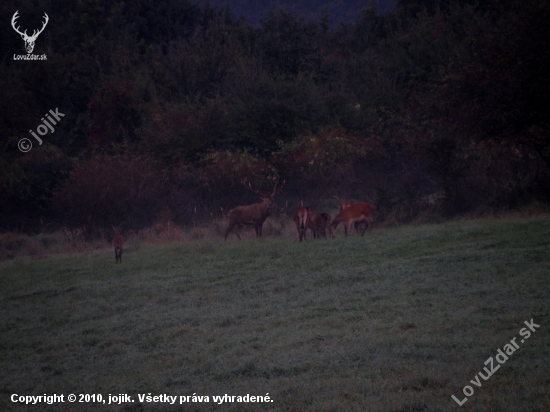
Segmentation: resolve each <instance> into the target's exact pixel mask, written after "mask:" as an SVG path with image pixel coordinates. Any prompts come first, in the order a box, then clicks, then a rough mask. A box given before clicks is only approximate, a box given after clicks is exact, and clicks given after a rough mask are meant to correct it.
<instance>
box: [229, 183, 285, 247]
mask: <svg viewBox="0 0 550 412" xmlns="http://www.w3.org/2000/svg"><path fill="white" fill-rule="evenodd" d="M245 182H246V179H245V180H243V181H242V182H241V184H242V185H243V186H244V187H246V188H247V189H248V190H250V191H251V192H252V193H255V194H257V195H258V196H260V198H261V199H262V202H261V203H255V204H253V205H248V206H237V207H236V208H234V209H231V210H230V211H229V224H228V225H227V230H226V231H225V240H227V235H229V232H231V230H233V228H235V234H236V235H237V238H238V239H239V240H241V236H240V232H241V229H242V228H243V226H244V225H254V229H255V230H256V237H261V236H262V226H263V224H264V222H265V220H266V219H267V217H268V216H269V215H270V214H271V212H272V211H273V209H274V208H275V206H276V205H275V202H274V199H275V196H277V195H278V194H279V193H280V192H281V190H283V187H284V186H285V182H286V181H283V184H282V186H281V187H280V188H279V189H277V184H278V183H279V181H277V182H275V186H274V187H273V191H272V193H271V194H270V195H267V194H262V193H260V192H258V191H257V190H254V189H252V186H250V182H249V183H248V186H247V185H246V184H245Z"/></svg>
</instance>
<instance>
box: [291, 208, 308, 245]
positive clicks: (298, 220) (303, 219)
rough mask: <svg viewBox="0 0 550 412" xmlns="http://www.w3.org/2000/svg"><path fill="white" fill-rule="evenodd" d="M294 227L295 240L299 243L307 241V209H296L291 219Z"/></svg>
mask: <svg viewBox="0 0 550 412" xmlns="http://www.w3.org/2000/svg"><path fill="white" fill-rule="evenodd" d="M292 220H293V221H294V224H295V225H296V239H297V240H298V242H301V241H302V239H304V240H307V228H308V226H309V208H308V207H305V206H302V207H299V208H298V209H296V212H294V217H293V218H292Z"/></svg>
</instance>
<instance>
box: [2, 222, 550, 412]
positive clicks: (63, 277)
mask: <svg viewBox="0 0 550 412" xmlns="http://www.w3.org/2000/svg"><path fill="white" fill-rule="evenodd" d="M113 255H114V253H113V251H112V250H110V249H102V250H97V251H87V252H84V253H80V254H78V253H74V254H65V255H56V256H47V257H45V258H42V259H36V258H35V259H31V258H25V259H19V260H18V259H16V260H11V261H6V262H2V263H0V272H1V274H0V299H1V305H0V370H1V374H0V410H2V411H9V410H29V411H31V410H32V411H47V410H56V411H57V410H71V411H72V410H113V411H119V410H124V411H138V410H171V411H173V410H190V411H192V410H201V411H203V410H212V411H264V410H273V411H361V412H364V411H453V410H468V411H499V412H500V411H529V412H532V411H548V410H550V333H549V327H550V281H549V276H550V217H548V216H540V217H529V218H507V219H486V220H470V221H458V222H450V223H445V224H441V225H423V226H403V227H397V228H392V229H384V230H374V231H373V232H372V233H370V234H366V235H365V237H360V236H357V235H354V236H350V237H348V238H344V236H343V235H342V234H339V236H338V237H337V238H336V239H331V240H328V241H325V240H319V241H314V242H309V241H308V242H307V243H301V244H298V243H297V242H296V241H295V238H292V237H277V238H265V239H262V240H261V241H255V240H251V239H247V240H244V241H242V242H238V241H237V240H236V239H235V238H234V237H233V236H232V237H231V238H230V240H228V241H227V242H225V243H224V242H223V241H220V240H199V241H195V242H185V243H170V244H165V245H156V246H145V245H141V246H140V245H139V244H134V245H133V246H131V247H129V248H128V250H127V251H126V253H125V254H124V255H123V258H122V259H123V263H122V264H121V265H115V263H114V256H113ZM531 319H533V320H534V323H536V324H538V325H540V328H539V329H538V330H537V331H536V332H535V333H532V334H531V336H530V337H529V339H525V340H524V342H523V343H520V339H522V337H521V336H520V334H519V331H520V329H522V328H525V327H526V326H525V324H524V321H526V320H529V321H530V320H531ZM514 337H516V338H517V340H516V342H517V343H518V344H519V346H520V348H519V349H518V350H517V351H516V352H514V353H513V354H511V355H510V356H509V359H508V360H507V361H506V362H505V363H503V364H502V365H500V366H501V367H500V369H498V370H497V371H496V372H494V375H493V376H491V377H490V378H489V379H488V380H486V381H485V380H483V379H481V380H480V383H481V385H482V386H481V387H478V386H476V385H474V384H473V383H471V382H470V381H471V380H475V377H476V374H477V373H478V372H480V371H481V372H483V367H486V366H487V365H484V363H485V361H486V360H487V359H488V358H489V357H491V356H492V357H494V356H495V355H497V350H498V349H502V348H503V347H504V345H506V344H507V343H509V342H510V340H511V339H512V338H514ZM495 364H497V362H496V361H495ZM478 379H479V378H478ZM466 385H469V386H471V387H472V389H473V390H474V392H475V393H474V394H473V395H471V396H470V397H469V399H468V400H467V402H466V403H465V404H464V405H463V406H462V407H460V406H458V404H457V403H456V402H455V401H454V400H452V398H451V395H455V396H456V397H457V399H459V400H462V399H463V398H464V397H465V396H464V394H463V392H462V389H463V387H464V386H466ZM70 393H73V394H102V395H103V397H104V399H106V400H107V403H108V396H109V394H112V395H117V394H128V395H129V396H131V397H132V399H133V400H134V401H135V402H134V403H124V404H121V405H113V404H111V405H101V406H99V405H98V404H94V403H78V402H77V403H72V404H71V403H68V402H65V403H62V404H57V405H52V406H48V405H46V404H40V405H34V406H28V407H26V406H25V405H24V404H21V403H12V402H11V401H10V397H11V395H12V394H18V395H43V394H64V395H65V401H66V400H67V399H66V397H67V395H68V394H70ZM267 393H268V394H269V397H270V398H271V400H272V401H273V402H270V403H237V402H235V403H224V404H221V405H220V404H217V403H214V401H213V398H212V397H213V395H224V394H228V395H234V396H238V395H246V394H250V395H261V396H265V395H266V394H267ZM138 394H145V395H147V394H151V395H161V394H167V395H172V396H174V395H177V396H178V400H177V402H176V404H175V405H168V404H165V403H140V402H139V399H138ZM193 394H196V395H201V396H206V395H207V396H209V401H210V402H209V403H202V404H201V403H186V404H184V405H179V396H180V395H182V396H183V395H185V396H187V395H189V396H192V395H193Z"/></svg>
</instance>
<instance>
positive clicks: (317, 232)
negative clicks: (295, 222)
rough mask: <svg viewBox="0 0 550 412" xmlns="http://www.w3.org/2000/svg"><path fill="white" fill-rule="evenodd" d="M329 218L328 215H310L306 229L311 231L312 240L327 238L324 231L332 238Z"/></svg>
mask: <svg viewBox="0 0 550 412" xmlns="http://www.w3.org/2000/svg"><path fill="white" fill-rule="evenodd" d="M330 221H331V217H330V215H329V214H328V213H319V214H317V213H310V215H309V224H308V227H309V229H311V234H312V236H313V238H321V237H324V238H326V237H327V232H326V229H327V228H328V231H329V234H330V235H331V236H332V226H330Z"/></svg>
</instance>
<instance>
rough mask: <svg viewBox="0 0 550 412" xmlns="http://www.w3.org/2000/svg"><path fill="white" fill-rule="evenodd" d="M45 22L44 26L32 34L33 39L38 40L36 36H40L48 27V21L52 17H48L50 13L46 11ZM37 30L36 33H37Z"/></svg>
mask: <svg viewBox="0 0 550 412" xmlns="http://www.w3.org/2000/svg"><path fill="white" fill-rule="evenodd" d="M44 18H45V20H44V23H42V28H41V29H40V30H38V31H37V30H34V31H33V33H32V36H31V39H33V40H36V38H37V37H38V35H39V34H40V33H42V32H43V31H44V29H45V28H46V25H47V24H48V22H49V21H50V18H49V17H48V15H47V14H46V13H44ZM35 32H36V33H35Z"/></svg>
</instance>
